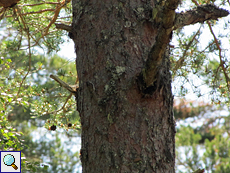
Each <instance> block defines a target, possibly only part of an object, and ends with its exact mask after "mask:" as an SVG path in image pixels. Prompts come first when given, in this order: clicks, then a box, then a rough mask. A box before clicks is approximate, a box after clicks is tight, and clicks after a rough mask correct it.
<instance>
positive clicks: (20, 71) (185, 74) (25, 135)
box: [0, 0, 230, 173]
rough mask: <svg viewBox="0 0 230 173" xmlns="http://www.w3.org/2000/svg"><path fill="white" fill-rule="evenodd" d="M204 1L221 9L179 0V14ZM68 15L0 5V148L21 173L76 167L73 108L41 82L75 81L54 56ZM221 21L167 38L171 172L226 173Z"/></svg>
mask: <svg viewBox="0 0 230 173" xmlns="http://www.w3.org/2000/svg"><path fill="white" fill-rule="evenodd" d="M6 2H7V3H6ZM9 2H11V4H10V5H9ZM206 3H214V4H215V5H217V6H220V7H223V8H225V9H229V2H228V1H224V0H221V1H209V0H207V1H194V0H192V1H189V0H186V1H183V2H182V4H181V6H180V8H179V11H181V10H184V9H190V8H192V7H194V6H197V5H201V4H206ZM71 17H72V9H71V3H70V0H63V1H57V0H56V1H55V0H50V1H37V0H32V1H27V0H20V1H18V0H17V1H1V2H0V26H1V27H0V38H1V41H0V57H1V58H0V71H1V72H0V93H1V94H0V147H1V150H21V151H22V153H23V154H22V159H23V162H22V170H23V172H26V171H27V172H31V170H33V172H77V170H78V168H77V167H80V163H79V148H77V147H76V145H74V144H76V143H77V141H76V140H77V139H78V140H79V138H78V137H79V134H80V122H79V119H80V118H79V115H78V113H77V112H76V106H75V105H76V102H75V100H74V98H73V97H71V94H70V93H69V92H68V91H66V90H65V89H63V88H61V87H60V86H59V84H57V83H56V82H55V81H53V80H52V79H50V78H49V75H50V74H55V75H57V76H59V77H60V78H61V79H62V80H63V81H65V82H67V83H69V84H75V83H76V82H77V81H76V79H77V73H76V67H75V64H74V62H72V61H68V60H66V59H63V58H61V57H59V56H58V55H56V53H57V52H58V51H59V50H60V45H61V44H62V43H65V42H66V40H65V39H64V37H63V36H65V35H68V34H69V32H70V31H71ZM228 19H229V18H226V19H225V20H221V22H218V21H210V22H205V23H202V24H196V25H194V26H187V27H185V28H184V29H178V30H176V31H175V32H174V35H173V40H172V42H171V62H172V65H171V71H172V75H173V92H174V95H175V100H174V115H175V119H176V121H177V135H176V146H177V147H176V151H177V162H176V165H177V172H178V173H179V172H192V171H195V170H197V169H198V168H205V169H206V172H223V173H225V172H226V173H227V172H230V164H229V163H230V160H229V158H230V151H229V149H230V142H229V133H230V124H229V123H230V118H229V117H230V116H229V98H230V97H229V91H230V78H229V58H228V56H229V47H230V46H229V38H230V37H229V33H230V32H229V21H228ZM51 127H55V128H54V129H53V130H55V132H53V131H51V129H52V128H51ZM56 128H57V130H56ZM41 129H43V131H41ZM44 129H46V131H45V133H44V134H43V132H44ZM64 139H65V140H64ZM73 146H74V147H75V149H74V150H73V149H72V148H73Z"/></svg>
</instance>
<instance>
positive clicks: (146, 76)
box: [138, 0, 229, 93]
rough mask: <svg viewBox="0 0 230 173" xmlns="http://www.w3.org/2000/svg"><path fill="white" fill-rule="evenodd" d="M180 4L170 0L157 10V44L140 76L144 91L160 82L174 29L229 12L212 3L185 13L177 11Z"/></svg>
mask: <svg viewBox="0 0 230 173" xmlns="http://www.w3.org/2000/svg"><path fill="white" fill-rule="evenodd" d="M178 4H179V0H171V1H170V0H168V1H166V2H165V4H164V5H163V6H160V7H158V9H160V10H159V11H158V12H155V14H156V15H154V20H155V22H156V21H157V22H159V23H158V24H159V30H158V34H157V37H156V41H155V44H154V45H153V47H152V48H151V50H150V53H149V56H148V59H147V61H146V65H145V67H144V68H143V70H142V72H141V74H140V75H139V77H138V83H139V86H140V90H142V92H144V93H145V91H148V90H149V89H150V88H152V87H154V88H157V86H154V85H155V84H156V83H158V82H157V81H158V76H159V70H160V68H159V67H160V66H161V64H162V62H163V54H164V53H165V50H166V47H167V45H168V43H169V42H170V39H171V37H172V31H173V30H175V29H177V28H180V27H183V26H185V25H190V24H195V23H198V22H204V21H206V20H211V19H213V20H217V19H218V18H219V17H225V16H227V15H228V14H229V12H228V11H227V10H224V9H221V8H218V7H216V6H214V5H210V4H206V5H201V6H198V7H196V8H194V9H192V10H189V11H187V12H184V13H183V12H182V13H176V12H175V9H176V8H177V6H178ZM161 9H162V10H161ZM158 14H162V16H160V17H159V16H157V15H158ZM156 16H157V17H156Z"/></svg>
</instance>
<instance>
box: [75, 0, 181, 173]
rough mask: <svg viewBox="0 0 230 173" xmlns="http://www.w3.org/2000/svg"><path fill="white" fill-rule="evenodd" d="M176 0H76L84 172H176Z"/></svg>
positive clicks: (79, 108) (78, 105)
mask: <svg viewBox="0 0 230 173" xmlns="http://www.w3.org/2000/svg"><path fill="white" fill-rule="evenodd" d="M178 3H179V2H178V1H158V3H157V1H156V0H149V1H144V0H135V1H126V0H100V1H98V0H85V1H78V0H73V26H72V27H73V29H72V33H71V38H73V39H74V42H75V49H76V53H77V58H76V66H77V72H78V78H79V88H78V91H77V109H78V111H79V113H80V116H81V124H82V148H81V161H82V167H83V173H101V172H105V173H108V172H111V173H115V172H121V173H125V172H127V173H129V172H133V173H135V172H136V173H139V172H146V173H148V172H151V173H152V172H159V173H162V172H165V173H168V172H172V173H173V172H175V168H174V165H175V140H174V136H175V123H174V119H173V112H172V110H173V109H172V106H173V96H172V93H171V75H170V62H169V50H168V48H167V45H168V43H169V41H170V37H171V32H172V30H173V26H174V21H175V8H176V7H177V5H178ZM165 12H169V13H170V15H169V14H165ZM168 24H169V26H167V25H168ZM164 33H166V36H165V35H164ZM159 35H160V36H159ZM156 40H157V41H156ZM157 46H158V47H157ZM153 50H154V51H153ZM156 56H157V57H158V59H156ZM146 62H147V63H146ZM153 62H156V64H155V66H154V65H153ZM148 63H150V64H148ZM148 66H149V67H148ZM152 67H153V68H155V67H157V68H156V70H154V69H151V68H152ZM148 68H149V69H148ZM146 69H148V70H153V72H154V75H153V76H152V74H151V73H148V70H146ZM147 73H148V75H149V76H150V77H147V76H148V75H146V74H147ZM155 79H157V80H155Z"/></svg>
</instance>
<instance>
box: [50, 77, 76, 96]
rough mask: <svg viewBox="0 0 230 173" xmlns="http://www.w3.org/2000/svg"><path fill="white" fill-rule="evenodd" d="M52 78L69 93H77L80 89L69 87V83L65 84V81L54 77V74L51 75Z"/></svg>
mask: <svg viewBox="0 0 230 173" xmlns="http://www.w3.org/2000/svg"><path fill="white" fill-rule="evenodd" d="M50 78H52V79H54V80H55V81H57V82H58V83H59V84H60V85H61V86H62V87H64V88H65V89H67V90H68V91H69V92H71V93H76V92H77V88H78V86H77V85H68V84H67V83H65V82H64V81H62V80H61V79H59V78H58V77H57V76H54V75H52V74H51V75H50Z"/></svg>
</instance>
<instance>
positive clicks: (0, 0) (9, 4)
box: [0, 0, 20, 8]
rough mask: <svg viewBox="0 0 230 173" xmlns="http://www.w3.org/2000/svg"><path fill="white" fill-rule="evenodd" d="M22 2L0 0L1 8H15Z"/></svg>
mask: <svg viewBox="0 0 230 173" xmlns="http://www.w3.org/2000/svg"><path fill="white" fill-rule="evenodd" d="M19 1H20V0H0V7H4V8H7V7H13V6H15V5H16V4H17V3H18V2H19Z"/></svg>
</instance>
